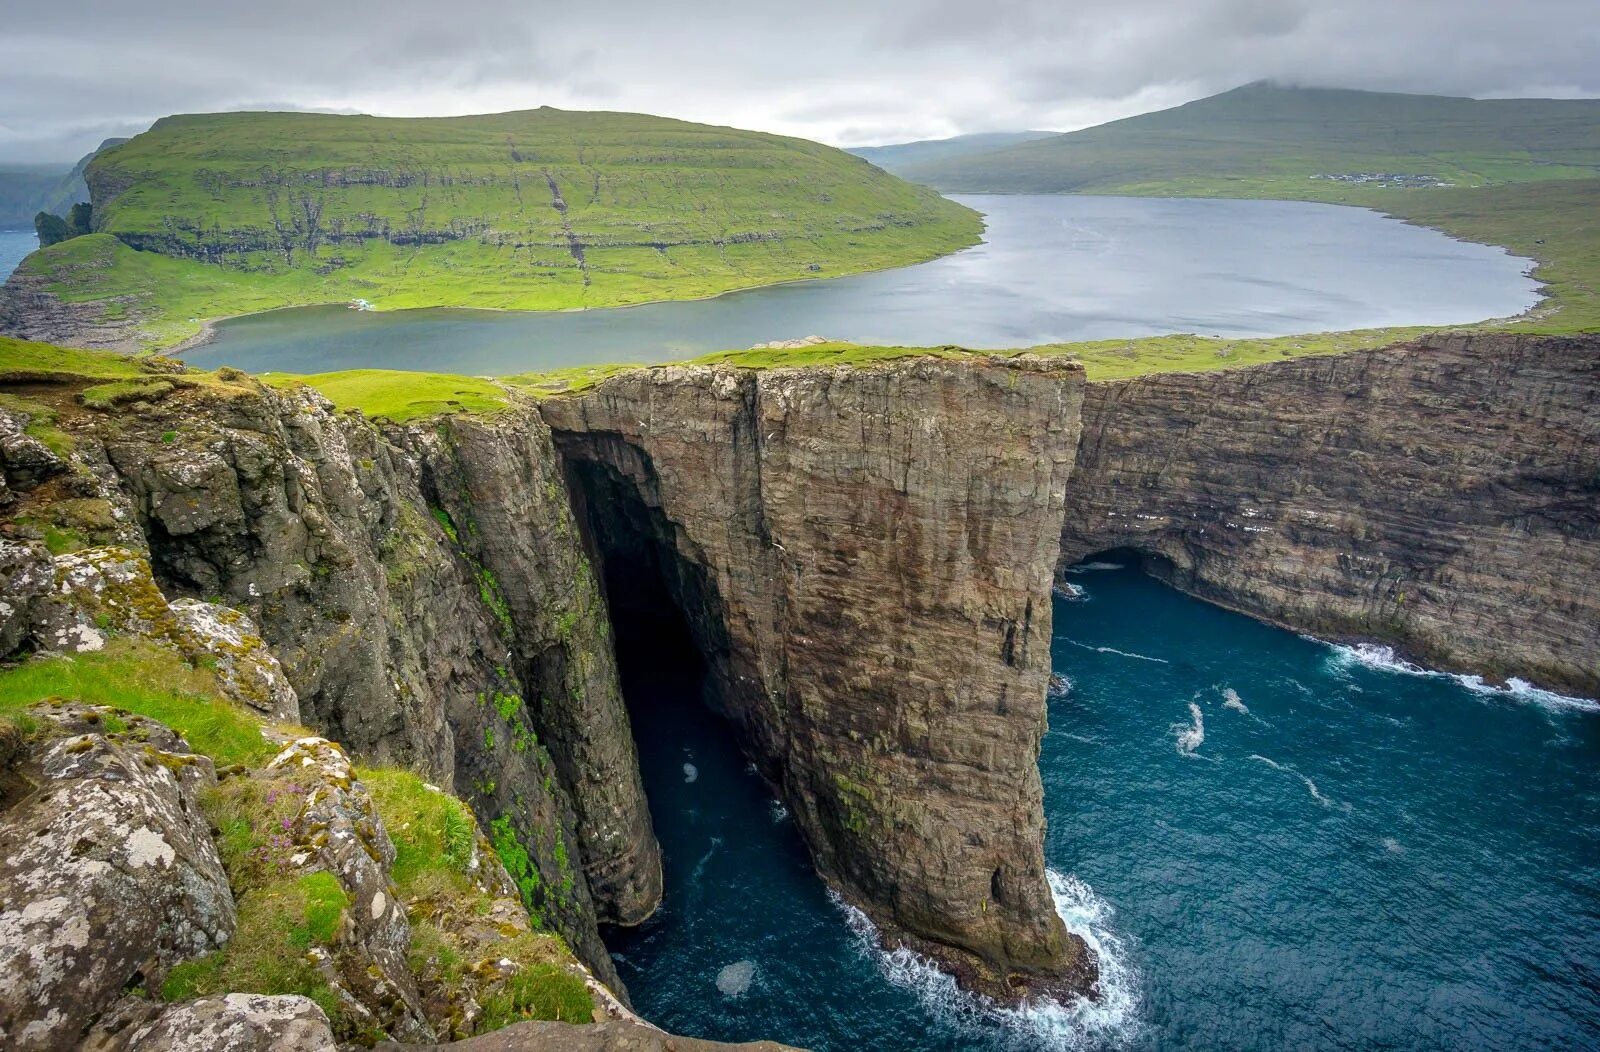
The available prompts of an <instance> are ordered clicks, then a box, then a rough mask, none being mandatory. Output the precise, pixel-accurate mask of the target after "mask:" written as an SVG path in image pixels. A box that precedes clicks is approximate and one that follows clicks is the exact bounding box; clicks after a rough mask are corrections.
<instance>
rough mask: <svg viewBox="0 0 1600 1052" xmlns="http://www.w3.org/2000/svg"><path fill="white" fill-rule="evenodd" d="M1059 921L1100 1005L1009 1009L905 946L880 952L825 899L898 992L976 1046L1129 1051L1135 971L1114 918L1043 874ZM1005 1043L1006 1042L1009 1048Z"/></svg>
mask: <svg viewBox="0 0 1600 1052" xmlns="http://www.w3.org/2000/svg"><path fill="white" fill-rule="evenodd" d="M1045 876H1046V879H1047V880H1048V881H1049V883H1050V893H1051V896H1052V898H1054V900H1055V907H1056V914H1057V916H1059V917H1060V918H1061V921H1062V923H1063V924H1065V925H1066V926H1067V930H1068V931H1070V932H1072V933H1073V934H1074V935H1076V936H1078V937H1079V938H1081V939H1082V940H1083V941H1084V945H1086V946H1087V947H1088V948H1089V951H1090V952H1091V953H1093V954H1094V956H1095V962H1096V964H1097V965H1098V966H1099V970H1100V977H1099V980H1098V983H1097V986H1098V992H1099V995H1100V996H1099V998H1098V999H1096V1000H1090V999H1089V998H1086V997H1079V998H1075V999H1073V1001H1072V1002H1071V1003H1070V1004H1065V1005H1063V1004H1060V1003H1059V1002H1057V1001H1055V1000H1053V999H1050V998H1041V999H1039V1000H1038V1001H1032V1002H1028V1003H1026V1004H1023V1005H1021V1006H1019V1007H1016V1008H1012V1007H1008V1006H1005V1005H1001V1004H999V1003H997V1002H995V1001H992V1000H990V999H989V998H987V997H983V996H981V995H979V994H973V993H969V992H967V991H964V990H962V989H961V988H960V987H958V986H957V985H956V981H955V979H953V978H951V976H950V975H948V974H947V973H945V972H943V971H940V970H939V967H938V966H937V965H936V964H934V963H933V962H932V961H930V960H929V959H928V958H926V957H924V956H922V955H921V954H917V953H913V952H911V951H910V950H907V949H905V948H904V947H902V948H900V949H897V950H885V949H884V948H883V946H882V944H881V943H880V941H879V938H878V929H877V927H876V926H875V925H874V924H873V923H872V921H871V920H870V919H868V917H867V915H866V914H865V913H862V912H861V911H860V910H858V909H856V908H855V907H854V906H851V905H849V904H848V903H846V902H845V901H844V900H843V899H841V898H840V897H839V896H838V895H837V894H835V893H834V892H832V891H830V892H829V893H828V894H829V896H830V897H831V898H832V899H833V902H834V905H836V906H838V907H839V909H840V911H841V912H842V913H843V914H844V918H845V924H846V925H848V926H849V928H850V930H851V932H853V933H854V934H855V936H856V942H857V948H858V949H859V950H860V952H861V953H862V954H864V955H865V956H867V957H870V958H871V959H873V960H874V961H876V962H877V965H878V969H879V971H881V972H882V973H883V975H884V977H885V978H886V979H888V980H889V981H890V982H891V983H893V984H894V985H896V986H899V987H902V988H904V989H908V990H911V991H912V992H913V993H915V994H916V996H917V999H918V1000H919V1001H920V1002H922V1006H923V1007H924V1008H925V1009H926V1010H927V1011H928V1012H929V1013H930V1014H932V1015H933V1016H935V1017H936V1018H938V1019H940V1020H941V1021H942V1022H944V1023H945V1024H947V1025H949V1026H951V1027H953V1028H956V1029H958V1030H960V1031H962V1032H964V1033H966V1034H969V1035H971V1036H972V1037H973V1038H974V1039H975V1040H976V1039H979V1038H981V1037H984V1036H987V1035H988V1034H991V1033H992V1032H993V1030H994V1029H996V1028H998V1029H1001V1030H1004V1031H1007V1032H1009V1034H1010V1035H1011V1036H1012V1037H1014V1038H1015V1039H1017V1041H1018V1042H1019V1044H1020V1045H1021V1046H1022V1047H1026V1048H1029V1049H1039V1048H1043V1049H1051V1050H1056V1049H1061V1050H1067V1049H1072V1050H1076V1049H1084V1048H1104V1047H1106V1046H1108V1045H1121V1044H1126V1043H1127V1042H1128V1041H1129V1040H1130V1039H1131V1038H1133V1037H1134V1036H1135V1035H1136V1034H1137V1033H1138V1031H1139V1026H1140V1024H1139V1018H1138V1013H1139V1005H1140V992H1139V972H1138V969H1136V968H1135V967H1134V966H1133V965H1132V964H1131V963H1130V962H1129V961H1128V951H1127V948H1126V947H1125V946H1124V944H1123V942H1122V939H1121V938H1120V937H1119V936H1118V935H1117V934H1116V933H1115V932H1114V931H1113V930H1112V928H1111V917H1112V914H1113V913H1114V912H1115V911H1114V910H1113V909H1112V907H1111V904H1110V903H1108V902H1106V901H1105V900H1104V899H1102V898H1100V897H1099V896H1098V895H1096V894H1095V893H1094V891H1093V889H1091V888H1090V887H1089V885H1087V884H1085V883H1084V882H1083V881H1081V880H1079V879H1078V878H1077V877H1074V876H1071V875H1065V876H1063V875H1062V874H1060V873H1057V872H1056V871H1055V870H1046V872H1045ZM1008 1043H1009V1042H1008Z"/></svg>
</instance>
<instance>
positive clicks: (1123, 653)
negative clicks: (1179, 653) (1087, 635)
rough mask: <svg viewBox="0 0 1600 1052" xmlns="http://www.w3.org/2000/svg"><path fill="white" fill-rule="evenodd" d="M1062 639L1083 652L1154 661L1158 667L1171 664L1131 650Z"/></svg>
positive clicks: (1164, 659)
mask: <svg viewBox="0 0 1600 1052" xmlns="http://www.w3.org/2000/svg"><path fill="white" fill-rule="evenodd" d="M1060 638H1061V641H1062V642H1063V643H1071V644H1072V645H1073V646H1075V647H1078V648H1080V649H1083V650H1092V651H1094V652H1095V653H1096V654H1116V655H1117V656H1118V657H1125V658H1134V659H1136V660H1139V661H1154V662H1155V663H1156V664H1158V665H1170V664H1171V662H1170V661H1168V660H1167V659H1166V658H1158V657H1151V656H1150V655H1148V654H1135V653H1133V652H1132V651H1130V650H1118V649H1117V648H1116V647H1097V646H1092V645H1090V644H1088V643H1080V642H1078V641H1077V640H1076V639H1068V638H1067V637H1066V636H1061V637H1060Z"/></svg>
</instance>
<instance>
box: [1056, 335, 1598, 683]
mask: <svg viewBox="0 0 1600 1052" xmlns="http://www.w3.org/2000/svg"><path fill="white" fill-rule="evenodd" d="M1597 405H1600V337H1596V336H1576V337H1533V336H1497V335H1439V336H1433V337H1429V338H1427V339H1424V340H1421V341H1419V342H1417V343H1415V344H1409V345H1403V346H1398V347H1392V348H1388V349H1385V350H1379V351H1369V352H1358V353H1352V354H1344V355H1338V356H1334V357H1319V358H1304V359H1300V360H1296V361H1289V362H1283V363H1277V364H1273V365H1264V366H1257V367H1254V368H1248V369H1237V370H1228V371H1220V372H1209V373H1165V374H1160V375H1155V376H1147V377H1141V378H1139V379H1134V380H1124V381H1119V382H1115V383H1104V384H1091V385H1090V386H1089V389H1088V393H1087V395H1086V397H1085V401H1084V410H1083V420H1084V423H1083V433H1082V438H1081V440H1080V442H1079V445H1078V455H1077V468H1076V471H1075V473H1074V475H1073V479H1072V485H1071V486H1070V487H1069V488H1068V496H1067V514H1066V517H1065V528H1064V530H1063V533H1062V545H1061V546H1062V552H1061V559H1062V566H1063V567H1065V566H1066V565H1068V564H1070V563H1072V562H1075V561H1077V560H1079V559H1081V558H1083V557H1084V556H1087V555H1090V554H1093V553H1095V552H1099V551H1103V550H1106V549H1112V548H1130V549H1134V550H1136V551H1138V552H1139V553H1141V554H1143V555H1146V556H1149V557H1151V558H1150V559H1149V560H1148V561H1147V563H1146V565H1147V566H1148V567H1149V568H1150V570H1151V571H1152V572H1154V573H1155V574H1156V575H1157V576H1159V577H1161V578H1162V579H1164V580H1166V581H1168V582H1169V583H1171V584H1173V585H1175V586H1177V587H1178V588H1181V589H1183V590H1184V591H1187V592H1190V593H1192V594H1194V595H1196V596H1199V597H1200V598H1202V599H1207V600H1210V601H1212V602H1215V603H1219V604H1221V605H1223V606H1228V607H1232V608H1234V609H1237V610H1241V611H1244V612H1245V613H1248V614H1253V615H1255V616H1257V617H1260V618H1263V619H1265V620H1268V621H1272V622H1275V623H1278V624H1282V625H1286V626H1288V627H1290V628H1293V629H1295V630H1297V631H1303V632H1311V633H1314V634H1316V635H1319V636H1322V637H1325V638H1330V639H1350V640H1376V641H1379V642H1382V643H1386V644H1390V645H1393V646H1396V647H1398V648H1400V649H1401V650H1402V651H1404V652H1405V653H1407V654H1409V655H1411V656H1412V657H1414V658H1415V659H1417V660H1419V661H1421V662H1423V663H1425V664H1428V665H1431V666H1435V667H1441V668H1446V669H1453V670H1459V671H1463V672H1470V673H1477V674H1482V675H1486V676H1489V677H1492V678H1494V679H1504V678H1507V677H1522V678H1525V679H1528V680H1531V681H1533V682H1535V683H1537V684H1538V685H1540V686H1543V687H1547V688H1551V689H1554V690H1559V691H1566V692H1571V693H1576V694H1581V695H1584V696H1588V697H1597V696H1600V630H1597V627H1596V626H1600V590H1597V589H1596V588H1595V587H1594V582H1596V581H1600V412H1596V406H1597Z"/></svg>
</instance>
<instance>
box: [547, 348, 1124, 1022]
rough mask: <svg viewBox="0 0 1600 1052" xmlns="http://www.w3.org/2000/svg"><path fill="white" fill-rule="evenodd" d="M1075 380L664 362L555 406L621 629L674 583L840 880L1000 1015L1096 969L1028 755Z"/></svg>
mask: <svg viewBox="0 0 1600 1052" xmlns="http://www.w3.org/2000/svg"><path fill="white" fill-rule="evenodd" d="M1082 383H1083V381H1082V373H1081V371H1080V370H1079V368H1078V367H1077V366H1076V365H1073V364H1071V363H1063V362H1060V361H1054V362H1052V361H1045V360H1036V359H1030V358H1013V359H992V360H969V361H963V362H949V361H933V360H918V361H912V362H901V363H893V364H888V365H882V366H874V367H869V368H861V369H851V368H834V369H780V370H773V371H768V372H759V373H758V372H753V371H749V370H734V369H718V368H664V369H654V370H650V371H647V372H639V373H631V374H626V375H623V376H621V377H617V378H614V379H612V380H610V381H607V382H606V383H603V384H601V385H600V386H599V387H598V388H596V389H594V390H592V391H590V392H587V393H585V394H582V395H578V396H573V397H569V398H563V399H557V400H552V401H550V402H547V403H545V404H544V406H543V412H544V415H545V419H546V420H547V421H548V422H549V423H550V425H551V427H552V429H553V430H554V431H555V433H556V440H557V445H558V447H559V448H560V450H561V452H562V454H563V456H564V457H565V458H566V459H567V464H568V470H569V474H570V476H571V478H572V479H573V481H574V483H575V485H574V489H575V497H576V499H578V500H579V501H580V503H581V504H582V505H583V506H584V510H585V516H584V517H585V521H586V531H587V535H588V538H589V540H590V543H591V544H592V546H593V549H594V551H595V553H596V557H597V558H598V559H599V560H600V561H601V563H602V565H603V571H604V573H605V575H606V577H607V579H608V581H610V582H611V586H610V588H609V590H608V591H609V598H610V600H611V603H612V608H613V612H614V613H615V614H616V615H617V617H618V619H619V620H618V632H619V633H621V632H623V628H622V619H623V618H625V617H626V616H627V609H626V608H627V607H628V606H629V605H630V604H633V603H637V602H639V601H640V597H641V596H642V595H645V594H648V593H649V592H650V591H651V589H654V590H656V591H658V592H659V593H661V595H662V596H663V597H664V601H665V602H666V603H667V604H668V605H669V606H670V607H671V608H672V609H671V610H670V611H661V612H660V613H663V614H666V615H672V616H679V617H682V618H684V619H686V621H687V624H688V628H689V631H690V634H691V636H692V637H693V641H694V645H695V646H696V648H697V649H698V650H699V652H700V653H701V654H702V655H703V656H704V657H705V658H706V660H707V662H708V665H709V676H708V690H707V695H708V700H709V701H710V702H711V703H712V704H713V705H714V706H715V707H716V708H717V709H719V710H720V711H721V712H723V713H724V714H726V715H727V716H728V717H730V718H731V719H732V721H733V722H734V723H735V725H736V726H737V727H738V729H739V730H740V731H741V733H742V737H743V740H744V744H745V746H746V748H747V749H748V751H749V752H750V754H751V755H752V756H753V757H754V758H755V760H756V762H757V763H758V765H759V766H760V768H761V769H762V770H763V772H764V773H765V775H766V777H767V778H769V779H770V780H771V781H772V783H773V784H774V785H775V786H776V788H777V790H778V791H779V793H780V794H781V796H782V798H783V800H784V801H785V803H786V804H788V806H789V807H790V810H791V811H792V812H793V813H794V815H795V819H796V821H797V823H798V825H799V827H800V829H801V831H802V833H803V834H804V836H805V839H806V841H807V843H808V844H809V845H810V847H811V849H812V852H813V855H814V857H815V859H816V862H817V865H818V868H819V869H820V870H821V872H822V873H823V874H824V875H825V876H826V878H827V879H828V880H829V881H830V882H831V883H832V884H834V885H835V886H836V887H838V888H839V889H840V890H841V891H842V892H843V893H844V894H845V896H846V897H847V898H849V899H851V900H852V901H855V902H858V903H860V904H862V905H863V906H864V907H865V908H866V909H867V910H868V912H869V913H870V914H871V915H872V916H873V917H874V918H875V919H877V920H878V921H879V922H880V923H881V924H882V925H883V927H884V930H885V932H886V935H887V937H888V938H889V939H890V940H892V941H895V942H901V943H909V944H911V945H913V946H916V947H917V948H919V949H922V950H924V951H926V952H929V953H932V954H934V955H935V956H937V957H938V958H940V959H941V960H942V961H944V962H945V963H946V964H947V965H949V966H950V967H951V968H952V969H953V970H954V971H955V972H956V974H957V975H958V976H960V977H961V978H962V979H963V980H964V981H965V982H966V983H967V984H968V985H970V986H973V987H975V988H978V989H981V990H983V991H985V992H987V993H990V994H993V995H995V996H997V997H1001V998H1005V999H1015V998H1017V997H1019V996H1023V995H1026V994H1028V993H1030V992H1031V993H1037V992H1041V991H1044V990H1049V989H1054V988H1057V987H1059V986H1066V987H1071V988H1076V989H1084V988H1086V987H1087V986H1088V984H1089V982H1090V980H1091V978H1092V962H1090V961H1089V960H1088V955H1087V953H1086V952H1085V950H1084V949H1083V947H1082V946H1081V944H1080V943H1079V942H1078V941H1077V940H1076V939H1075V938H1073V937H1071V936H1069V935H1068V934H1067V933H1066V932H1065V930H1064V929H1063V926H1062V924H1061V921H1060V919H1059V918H1058V917H1057V916H1056V913H1055V911H1054V909H1053V906H1052V901H1051V898H1050V893H1049V889H1048V887H1047V885H1046V882H1045V877H1044V858H1043V851H1042V848H1043V832H1044V816H1043V810H1042V804H1041V788H1040V782H1039V772H1038V762H1037V761H1038V752H1039V743H1040V739H1041V736H1042V734H1043V732H1044V724H1045V687H1046V680H1047V677H1048V675H1049V639H1050V601H1049V584H1050V576H1051V571H1052V568H1053V566H1054V563H1055V560H1056V556H1057V554H1058V551H1059V536H1060V523H1061V515H1062V508H1063V502H1064V499H1065V489H1066V483H1067V476H1068V474H1069V472H1070V471H1071V468H1072V458H1073V452H1074V449H1075V446H1076V439H1077V433H1078V411H1079V402H1080V400H1081V397H1082ZM651 623H652V624H653V623H655V622H654V621H652V622H651Z"/></svg>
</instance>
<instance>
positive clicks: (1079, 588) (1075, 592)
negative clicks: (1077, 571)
mask: <svg viewBox="0 0 1600 1052" xmlns="http://www.w3.org/2000/svg"><path fill="white" fill-rule="evenodd" d="M1050 591H1052V592H1054V593H1055V595H1056V598H1058V599H1065V600H1067V601H1068V602H1074V603H1081V602H1085V601H1087V600H1088V598H1089V593H1088V592H1087V591H1085V590H1084V587H1083V585H1081V584H1073V583H1072V582H1071V581H1062V582H1061V583H1060V584H1058V585H1056V586H1055V587H1054V588H1052V589H1050Z"/></svg>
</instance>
